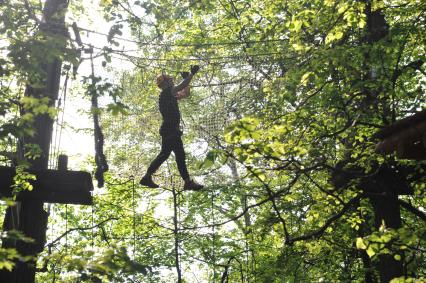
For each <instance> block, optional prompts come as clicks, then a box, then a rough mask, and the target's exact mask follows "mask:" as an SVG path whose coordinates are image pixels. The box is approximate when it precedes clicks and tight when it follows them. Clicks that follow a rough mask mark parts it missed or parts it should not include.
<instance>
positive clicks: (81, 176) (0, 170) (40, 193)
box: [0, 166, 93, 205]
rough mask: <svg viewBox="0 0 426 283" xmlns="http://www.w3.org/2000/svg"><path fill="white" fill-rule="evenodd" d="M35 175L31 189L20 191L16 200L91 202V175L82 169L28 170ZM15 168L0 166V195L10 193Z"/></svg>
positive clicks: (7, 195) (4, 195)
mask: <svg viewBox="0 0 426 283" xmlns="http://www.w3.org/2000/svg"><path fill="white" fill-rule="evenodd" d="M29 173H31V174H34V175H35V176H36V180H35V181H30V184H31V185H33V190H32V191H23V192H20V193H19V194H18V196H17V200H38V201H42V202H50V203H64V204H65V203H67V204H85V205H90V204H92V203H93V199H92V194H91V192H92V191H93V184H92V177H91V175H90V174H89V173H88V172H83V171H58V170H29ZM14 176H15V168H13V167H4V166H0V197H10V196H11V194H12V188H11V186H12V184H13V177H14Z"/></svg>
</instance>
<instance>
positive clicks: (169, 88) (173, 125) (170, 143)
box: [139, 66, 203, 190]
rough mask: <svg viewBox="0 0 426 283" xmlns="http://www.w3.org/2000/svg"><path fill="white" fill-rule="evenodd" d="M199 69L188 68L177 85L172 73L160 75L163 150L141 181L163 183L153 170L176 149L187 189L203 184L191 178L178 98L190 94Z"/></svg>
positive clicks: (149, 184) (151, 186) (153, 185)
mask: <svg viewBox="0 0 426 283" xmlns="http://www.w3.org/2000/svg"><path fill="white" fill-rule="evenodd" d="M198 70H199V67H198V66H191V73H188V72H184V73H182V77H183V78H184V80H183V81H182V82H181V83H180V84H179V85H177V86H175V85H174V83H173V78H172V77H171V76H168V75H165V74H162V75H160V76H158V77H157V85H158V87H159V88H161V94H160V98H159V106H160V112H161V116H162V117H163V123H162V124H161V128H160V135H161V139H162V142H161V151H160V153H159V154H158V156H157V157H156V158H155V159H154V160H153V161H152V162H151V165H150V166H149V167H148V170H147V172H146V174H145V176H143V177H142V179H141V181H140V182H139V183H140V184H141V185H143V186H147V187H150V188H158V187H159V186H158V185H157V184H156V183H154V181H153V180H152V174H154V173H155V171H157V169H158V168H159V167H160V166H161V164H163V162H164V161H166V160H167V158H168V157H169V156H170V154H171V153H172V151H173V152H174V153H175V157H176V163H177V166H178V170H179V173H180V176H181V177H182V179H183V180H184V182H185V184H184V187H183V188H184V190H200V189H202V188H203V186H202V185H200V184H198V183H196V182H195V181H193V180H191V178H190V177H189V174H188V170H187V168H186V163H185V151H184V149H183V143H182V138H181V136H182V131H181V130H180V128H179V126H180V111H179V105H178V100H180V99H182V98H185V97H187V96H188V95H189V83H190V82H191V80H192V77H193V75H195V74H196V73H197V72H198Z"/></svg>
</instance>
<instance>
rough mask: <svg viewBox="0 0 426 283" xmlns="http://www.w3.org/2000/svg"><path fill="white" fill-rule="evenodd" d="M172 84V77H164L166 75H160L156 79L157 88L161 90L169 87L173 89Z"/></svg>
mask: <svg viewBox="0 0 426 283" xmlns="http://www.w3.org/2000/svg"><path fill="white" fill-rule="evenodd" d="M173 85H174V82H173V77H172V76H169V75H166V74H161V75H159V76H158V77H157V86H158V87H159V88H161V89H167V88H170V87H173Z"/></svg>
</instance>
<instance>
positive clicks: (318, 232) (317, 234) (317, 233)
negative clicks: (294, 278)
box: [286, 195, 361, 245]
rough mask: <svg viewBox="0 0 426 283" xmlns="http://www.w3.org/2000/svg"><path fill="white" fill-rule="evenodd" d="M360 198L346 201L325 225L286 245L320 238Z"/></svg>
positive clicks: (295, 238) (287, 242)
mask: <svg viewBox="0 0 426 283" xmlns="http://www.w3.org/2000/svg"><path fill="white" fill-rule="evenodd" d="M360 198H361V195H358V196H356V197H354V198H353V199H351V200H350V201H348V202H347V203H346V204H345V205H344V206H343V208H342V210H340V211H339V212H338V213H336V214H334V215H333V216H332V217H330V218H329V219H328V220H327V221H326V222H325V224H324V225H323V226H322V227H321V228H319V229H318V230H316V231H314V232H311V233H309V234H305V235H302V236H299V237H294V238H292V239H289V240H288V241H286V244H289V245H291V244H293V243H295V242H298V241H305V240H311V239H314V238H319V237H321V235H322V234H323V233H324V232H325V230H326V229H327V228H328V227H329V226H330V225H331V224H333V223H334V221H336V220H337V219H339V218H340V217H342V216H343V215H344V214H345V213H346V211H348V210H349V209H350V208H351V207H352V206H353V205H354V204H356V203H357V202H358V201H359V199H360Z"/></svg>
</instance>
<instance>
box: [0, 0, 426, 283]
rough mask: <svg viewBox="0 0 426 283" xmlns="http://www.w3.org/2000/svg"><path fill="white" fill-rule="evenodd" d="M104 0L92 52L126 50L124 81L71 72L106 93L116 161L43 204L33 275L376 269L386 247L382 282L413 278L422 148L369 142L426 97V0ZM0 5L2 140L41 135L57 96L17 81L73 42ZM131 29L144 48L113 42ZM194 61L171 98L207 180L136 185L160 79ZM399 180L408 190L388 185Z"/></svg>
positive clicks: (152, 130) (167, 178) (146, 277)
mask: <svg viewBox="0 0 426 283" xmlns="http://www.w3.org/2000/svg"><path fill="white" fill-rule="evenodd" d="M36 2H37V1H29V2H28V3H30V5H31V6H32V7H37V3H36ZM100 7H101V8H102V9H103V13H104V17H105V19H106V20H107V21H108V22H109V23H110V31H109V32H105V37H106V41H107V46H95V47H96V48H98V49H99V50H101V51H100V53H99V56H100V58H101V60H102V63H101V65H102V66H103V67H105V68H106V69H108V68H114V56H120V57H121V58H122V60H127V61H128V62H129V63H132V64H134V66H135V68H134V69H133V70H128V71H124V72H123V73H120V74H115V75H116V76H121V77H120V86H119V87H116V86H115V85H114V84H112V83H111V82H110V81H109V78H103V77H102V76H99V75H97V74H94V73H92V75H91V76H83V77H82V84H83V85H84V86H85V88H86V93H87V94H89V95H91V96H93V95H94V94H95V95H96V96H99V97H100V96H102V95H105V97H108V98H107V99H106V100H107V102H106V103H105V105H101V106H99V107H97V108H96V109H92V114H94V113H97V114H102V116H101V119H102V126H103V129H104V131H105V145H106V150H105V152H106V156H107V157H108V159H109V160H108V161H109V165H110V169H111V170H110V173H109V174H107V175H106V176H105V177H106V182H105V184H106V185H105V188H103V189H101V190H98V191H96V194H95V205H94V207H93V208H84V207H74V206H73V207H71V206H63V205H54V206H52V208H51V209H52V210H51V225H52V231H51V232H52V235H51V236H50V242H49V243H48V244H47V247H48V249H47V250H46V251H44V252H43V254H42V257H41V258H39V260H38V265H39V267H40V268H41V267H45V268H44V271H47V272H45V273H40V274H39V275H38V278H39V280H44V281H49V280H51V281H54V280H60V281H61V282H73V280H80V281H86V282H103V281H113V282H129V281H134V282H171V281H176V279H177V281H180V282H192V281H194V282H195V281H200V280H201V281H203V282H204V281H206V282H240V281H241V282H320V281H321V282H378V281H379V280H380V279H379V278H380V276H383V273H384V271H383V268H381V266H382V264H381V263H382V262H383V260H384V259H385V258H391V259H392V260H391V262H392V264H395V265H396V266H401V267H402V270H403V274H400V275H402V277H400V278H396V279H393V281H392V282H416V281H422V280H424V278H425V276H426V274H425V273H426V270H425V266H426V264H425V261H426V258H425V244H426V243H425V240H424V239H425V238H426V237H425V228H424V219H425V216H424V208H425V204H426V203H425V198H424V193H425V188H426V187H425V186H424V183H425V174H424V172H425V163H424V161H409V160H401V159H398V158H396V157H395V156H394V155H390V156H382V155H379V154H378V153H376V152H375V144H376V143H377V139H376V138H375V135H374V134H375V133H376V132H377V131H378V130H379V129H381V128H383V127H384V126H386V125H389V124H391V123H393V122H395V121H396V120H398V119H401V118H404V117H406V116H409V115H411V114H413V113H415V112H416V111H418V110H421V109H424V108H425V107H426V100H425V91H426V85H425V82H426V73H425V67H424V58H425V46H424V41H425V38H426V31H425V26H424V20H425V14H424V11H425V10H426V4H424V3H423V2H421V1H410V0H393V1H379V0H378V1H369V0H368V1H328V0H325V1H318V0H313V1H312V0H311V1H305V0H297V1H271V0H265V1H257V0H251V1H247V0H238V1H234V0H229V1H204V0H202V1H192V0H191V1H178V2H176V1H170V0H161V1H148V0H144V1H133V0H125V1H116V0H110V1H100ZM81 8H84V4H82V5H81V6H77V7H74V8H72V9H75V10H76V11H77V10H79V9H81ZM0 9H1V11H2V12H3V14H4V15H6V16H5V17H4V18H3V19H2V20H1V25H0V29H1V30H2V33H3V34H5V36H6V39H7V46H8V47H7V48H8V53H7V54H6V53H5V54H4V56H3V54H2V58H1V61H0V63H1V69H0V79H1V88H0V91H1V96H0V115H1V121H2V124H1V126H0V139H1V140H0V141H1V146H2V147H3V148H5V149H6V148H9V149H10V148H13V149H14V148H15V147H16V145H15V141H16V140H17V139H19V138H21V137H23V136H26V135H33V134H34V133H33V131H32V122H33V120H34V117H35V116H36V115H38V114H45V115H50V116H51V117H54V116H55V115H57V111H56V109H55V108H54V107H53V105H52V101H50V100H46V99H44V100H43V99H38V98H35V97H24V95H23V92H22V88H23V86H25V85H27V84H31V85H33V86H34V87H37V85H38V84H39V83H40V81H39V78H40V77H42V74H40V69H41V68H39V65H40V61H43V60H46V61H49V60H50V59H49V58H50V56H54V55H55V54H56V55H58V54H62V55H61V56H63V59H64V61H65V62H66V64H68V65H72V64H77V61H78V59H79V58H78V57H79V56H78V52H76V48H75V46H73V43H69V41H64V40H63V38H62V39H61V38H55V37H50V36H47V35H45V34H43V33H38V32H35V31H34V30H35V29H34V27H35V26H37V24H38V22H37V20H36V18H34V16H33V15H32V13H30V12H29V11H28V9H27V7H26V6H25V5H23V4H22V3H21V4H20V3H18V2H15V1H8V2H7V3H6V4H4V5H2V6H0ZM35 13H36V14H37V13H40V10H35ZM76 14H78V12H76ZM12 18H16V19H20V20H19V21H12V20H11V19H12ZM127 28H129V29H130V31H131V34H132V38H133V41H134V43H136V44H137V52H134V53H132V52H131V51H128V50H125V49H124V50H118V48H119V47H122V46H120V45H125V44H126V41H124V40H123V39H122V37H125V36H126V29H127ZM64 42H68V43H67V44H64ZM127 42H128V41H127ZM95 44H96V43H95ZM47 51H49V52H47ZM194 64H199V65H201V71H200V72H199V73H198V74H197V75H196V76H195V79H194V80H195V81H194V82H193V86H192V89H191V96H190V97H189V98H187V99H186V101H185V100H184V101H182V102H180V109H181V112H182V120H183V123H182V124H183V126H184V136H183V138H184V143H185V148H186V152H187V163H188V165H189V171H190V172H191V174H192V175H194V176H197V178H198V179H200V180H202V181H203V183H204V184H205V185H206V187H207V188H206V190H204V191H201V192H183V191H181V188H182V181H181V180H180V178H179V175H178V171H177V168H176V166H175V164H174V162H173V160H169V161H168V162H167V163H166V164H164V165H163V166H162V167H161V168H160V170H159V171H158V173H157V174H156V175H155V176H154V177H155V179H156V181H158V182H159V183H160V184H161V189H159V190H152V189H148V188H145V187H140V186H139V185H137V181H138V178H139V177H140V175H142V174H143V172H144V171H145V170H146V168H147V167H148V165H149V162H150V161H151V160H152V159H153V158H154V157H155V155H156V154H157V153H158V150H159V142H160V136H159V134H158V128H159V126H160V123H161V117H160V115H159V113H158V109H157V104H156V103H157V99H158V93H159V90H158V88H157V87H156V85H155V82H154V80H155V77H156V76H157V74H159V73H161V72H166V73H169V74H171V75H173V76H175V77H177V76H179V75H180V72H181V71H186V70H189V67H190V65H194ZM8 85H9V86H10V85H13V87H8ZM110 102H111V103H110ZM20 110H25V114H24V115H18V113H17V112H19V111H20ZM31 153H32V154H30V155H29V156H28V157H34V156H37V154H40V152H39V149H38V150H37V148H33V150H32V151H31ZM7 160H8V161H10V160H9V159H7ZM90 165H91V164H90ZM90 165H89V166H90ZM18 181H19V180H18ZM406 187H407V188H409V189H412V190H413V192H414V193H413V194H411V195H410V194H408V195H400V196H396V197H395V192H397V193H396V194H398V190H402V189H403V188H406ZM389 193H390V194H391V197H389V196H388V194H389ZM383 195H385V196H386V197H383ZM380 196H382V197H383V198H380ZM392 196H393V197H394V198H392ZM377 199H379V200H380V201H377ZM383 202H389V203H390V202H393V203H397V206H396V207H397V209H396V210H395V211H394V212H395V213H396V214H397V215H396V216H395V214H393V220H396V222H398V221H399V222H398V223H399V224H398V223H397V224H396V225H393V224H392V223H387V222H389V221H388V220H386V221H385V220H383V219H378V218H380V217H379V214H378V210H380V208H379V205H380V203H383ZM91 209H92V210H91ZM64 210H65V212H64ZM64 223H65V227H64V225H63V224H64ZM61 224H62V225H61ZM61 226H62V227H61ZM60 227H61V228H60ZM70 227H71V228H70ZM55 229H56V230H55ZM2 254H4V255H3V257H0V259H2V260H3V259H5V260H4V261H1V260H0V264H3V266H4V267H5V268H11V263H12V262H13V260H14V259H15V258H16V255H15V254H13V251H6V250H4V252H3V250H2ZM2 262H4V263H2ZM41 269H43V268H41Z"/></svg>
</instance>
